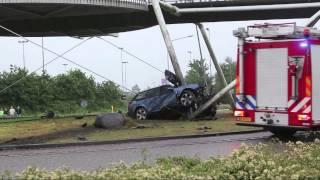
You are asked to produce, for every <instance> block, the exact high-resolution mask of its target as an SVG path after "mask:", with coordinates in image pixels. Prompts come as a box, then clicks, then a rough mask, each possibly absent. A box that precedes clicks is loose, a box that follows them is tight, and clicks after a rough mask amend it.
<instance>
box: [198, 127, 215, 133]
mask: <svg viewBox="0 0 320 180" xmlns="http://www.w3.org/2000/svg"><path fill="white" fill-rule="evenodd" d="M197 129H198V130H208V129H212V128H211V127H208V126H201V127H199V128H197ZM205 132H207V131H205Z"/></svg>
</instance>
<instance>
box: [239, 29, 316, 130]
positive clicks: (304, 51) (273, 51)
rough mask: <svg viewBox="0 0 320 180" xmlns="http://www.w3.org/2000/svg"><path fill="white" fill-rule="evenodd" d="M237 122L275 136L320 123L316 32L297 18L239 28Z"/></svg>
mask: <svg viewBox="0 0 320 180" xmlns="http://www.w3.org/2000/svg"><path fill="white" fill-rule="evenodd" d="M233 33H234V35H235V36H236V37H237V38H238V57H237V73H236V75H237V76H236V107H235V111H234V115H235V117H236V123H237V124H238V125H244V126H259V127H264V128H265V129H267V130H269V131H271V132H272V133H274V134H276V135H293V134H294V133H295V132H296V131H298V130H315V129H318V128H320V31H319V30H317V29H316V28H310V27H301V26H297V25H296V24H295V23H285V24H260V25H253V26H248V27H247V28H239V29H238V30H235V31H234V32H233Z"/></svg>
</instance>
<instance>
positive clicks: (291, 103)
mask: <svg viewBox="0 0 320 180" xmlns="http://www.w3.org/2000/svg"><path fill="white" fill-rule="evenodd" d="M294 102H296V101H295V100H294V99H290V101H289V102H288V108H290V107H291V106H292V105H293V103H294Z"/></svg>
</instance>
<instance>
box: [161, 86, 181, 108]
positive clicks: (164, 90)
mask: <svg viewBox="0 0 320 180" xmlns="http://www.w3.org/2000/svg"><path fill="white" fill-rule="evenodd" d="M176 101H177V99H176V93H175V92H174V88H173V87H172V86H170V85H165V86H161V87H160V96H159V102H160V103H159V106H158V109H159V111H161V110H163V109H168V108H170V107H173V106H174V105H175V104H176Z"/></svg>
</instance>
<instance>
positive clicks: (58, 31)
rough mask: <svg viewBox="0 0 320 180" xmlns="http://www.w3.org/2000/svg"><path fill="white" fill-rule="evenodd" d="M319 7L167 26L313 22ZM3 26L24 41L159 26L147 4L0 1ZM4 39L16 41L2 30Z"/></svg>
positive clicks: (216, 15) (126, 0)
mask: <svg viewBox="0 0 320 180" xmlns="http://www.w3.org/2000/svg"><path fill="white" fill-rule="evenodd" d="M168 2H170V3H171V4H174V5H176V6H177V7H179V8H181V9H184V8H204V7H234V6H258V5H273V4H295V3H301V4H305V3H320V0H228V1H214V0H212V1H210V0H209V1H208V0H206V1H203V0H195V1H189V0H187V1H168ZM319 9H320V7H304V8H293V9H278V10H260V11H258V10H255V11H232V12H202V13H188V14H183V15H182V16H180V17H175V16H173V15H170V14H168V13H166V12H164V15H165V18H166V21H167V23H169V24H174V23H195V22H217V21H238V20H264V19H290V18H308V17H311V16H312V15H313V14H314V13H316V12H317V11H318V10H319ZM0 25H2V26H5V27H7V28H9V29H12V30H13V31H15V32H17V33H19V34H22V35H24V36H98V35H104V34H108V33H114V32H124V31H131V30H137V29H142V28H146V27H150V26H154V25H157V21H156V19H155V15H154V13H153V10H152V7H151V6H150V4H148V2H147V0H0ZM0 36H12V34H10V33H9V32H6V31H4V30H0Z"/></svg>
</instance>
